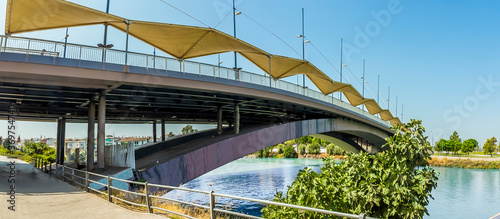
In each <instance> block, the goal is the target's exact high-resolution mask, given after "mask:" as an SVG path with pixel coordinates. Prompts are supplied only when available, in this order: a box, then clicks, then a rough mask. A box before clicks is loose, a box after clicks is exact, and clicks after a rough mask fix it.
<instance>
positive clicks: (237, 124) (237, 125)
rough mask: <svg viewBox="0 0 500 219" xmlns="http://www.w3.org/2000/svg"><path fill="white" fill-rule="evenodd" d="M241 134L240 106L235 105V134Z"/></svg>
mask: <svg viewBox="0 0 500 219" xmlns="http://www.w3.org/2000/svg"><path fill="white" fill-rule="evenodd" d="M239 133H240V105H239V104H235V105H234V134H239Z"/></svg>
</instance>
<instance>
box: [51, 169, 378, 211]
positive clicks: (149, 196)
mask: <svg viewBox="0 0 500 219" xmlns="http://www.w3.org/2000/svg"><path fill="white" fill-rule="evenodd" d="M56 173H57V174H56V175H57V176H58V177H59V178H61V179H63V180H65V181H67V182H71V183H74V184H75V185H78V186H80V187H83V188H84V189H85V191H87V192H90V191H93V192H96V193H99V194H102V195H104V196H106V197H107V199H108V201H109V202H113V200H118V201H120V202H123V203H127V204H129V205H134V206H138V207H143V208H146V209H147V210H148V212H149V213H153V211H154V210H158V211H163V212H167V213H169V214H175V215H178V216H182V217H185V218H194V217H192V216H189V215H186V214H183V213H179V212H175V211H171V210H168V209H164V208H161V207H160V206H155V205H154V203H157V202H153V199H156V200H165V201H169V202H175V203H179V204H182V205H186V206H192V207H197V208H200V209H205V210H206V211H207V212H209V213H210V218H212V219H215V218H216V213H223V214H229V215H234V216H239V217H243V218H261V217H256V216H253V215H248V214H243V213H239V212H235V211H231V210H230V209H222V208H220V207H217V200H216V197H221V198H229V199H236V200H243V201H250V202H256V203H261V204H266V205H276V206H281V207H286V208H294V209H298V210H302V211H312V212H317V213H320V214H326V215H333V216H339V217H344V218H363V219H373V218H372V217H368V216H366V215H365V214H360V215H355V214H348V213H342V212H335V211H328V210H324V209H317V208H310V207H304V206H299V205H292V204H285V203H280V202H274V201H267V200H260V199H253V198H245V197H240V196H234V195H226V194H220V193H214V191H202V190H196V189H188V188H181V187H175V186H165V185H159V184H152V183H148V182H136V181H131V180H125V179H119V178H115V177H111V176H105V175H101V174H97V173H92V172H88V171H83V170H78V169H74V168H71V167H67V166H64V165H57V166H56ZM92 175H93V176H97V177H100V178H101V179H106V183H101V182H99V181H97V180H91V179H90V176H92ZM113 181H121V182H125V183H129V184H130V185H139V186H143V187H144V192H143V193H142V192H134V191H129V190H124V189H122V188H118V187H115V186H113ZM90 183H95V184H98V185H101V186H103V187H104V191H100V190H98V189H94V188H91V187H90ZM151 187H156V188H163V189H167V190H181V191H186V192H193V193H201V194H205V195H207V196H208V200H209V202H208V203H209V204H208V205H202V204H196V203H191V202H185V201H181V200H176V199H172V198H168V197H163V196H158V195H155V194H154V193H152V192H151ZM114 190H116V191H120V192H123V193H126V194H130V195H133V196H136V197H144V199H145V202H146V203H145V204H144V203H142V204H141V203H137V202H134V201H131V200H126V199H124V198H120V197H117V196H115V195H113V191H114Z"/></svg>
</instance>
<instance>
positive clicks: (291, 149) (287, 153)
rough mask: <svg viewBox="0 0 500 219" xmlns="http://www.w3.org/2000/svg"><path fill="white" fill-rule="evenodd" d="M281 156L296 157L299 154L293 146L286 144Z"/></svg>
mask: <svg viewBox="0 0 500 219" xmlns="http://www.w3.org/2000/svg"><path fill="white" fill-rule="evenodd" d="M283 156H284V157H285V158H297V157H299V155H298V154H297V152H295V148H294V147H293V146H286V148H285V149H284V152H283Z"/></svg>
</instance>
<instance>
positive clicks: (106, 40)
mask: <svg viewBox="0 0 500 219" xmlns="http://www.w3.org/2000/svg"><path fill="white" fill-rule="evenodd" d="M109 1H110V0H108V1H107V3H106V13H107V14H108V13H109ZM101 45H103V46H99V45H98V46H99V47H102V48H103V50H102V62H105V61H106V49H105V48H111V47H112V46H111V47H107V46H108V24H104V40H103V44H101Z"/></svg>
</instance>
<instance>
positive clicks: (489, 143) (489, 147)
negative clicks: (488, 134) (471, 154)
mask: <svg viewBox="0 0 500 219" xmlns="http://www.w3.org/2000/svg"><path fill="white" fill-rule="evenodd" d="M496 143H497V139H496V138H495V137H492V138H490V139H488V140H486V143H484V145H483V151H484V153H485V154H490V155H491V156H492V157H493V153H495V149H496V146H497V145H496Z"/></svg>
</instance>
